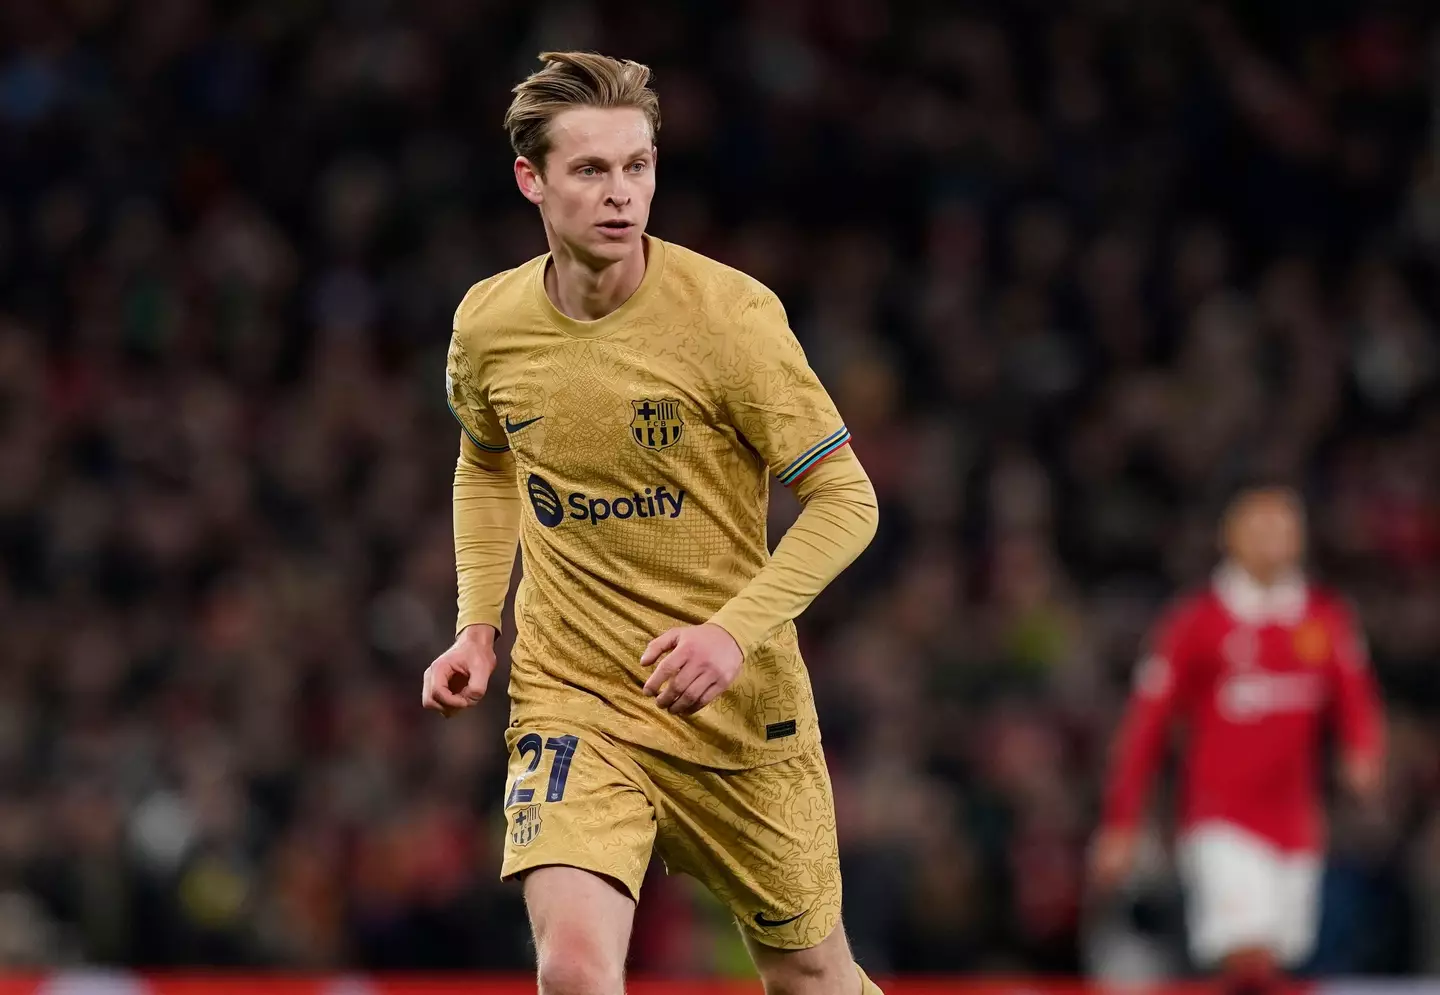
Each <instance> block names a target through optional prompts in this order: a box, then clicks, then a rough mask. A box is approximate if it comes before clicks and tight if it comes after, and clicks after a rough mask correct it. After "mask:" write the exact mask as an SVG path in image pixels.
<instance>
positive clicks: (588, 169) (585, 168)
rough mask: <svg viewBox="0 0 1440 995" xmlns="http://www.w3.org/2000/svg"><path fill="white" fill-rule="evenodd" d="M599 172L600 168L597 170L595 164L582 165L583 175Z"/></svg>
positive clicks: (592, 174) (593, 174)
mask: <svg viewBox="0 0 1440 995" xmlns="http://www.w3.org/2000/svg"><path fill="white" fill-rule="evenodd" d="M598 172H599V170H597V169H596V168H595V167H594V166H581V167H580V175H581V176H595V175H596V174H597V173H598Z"/></svg>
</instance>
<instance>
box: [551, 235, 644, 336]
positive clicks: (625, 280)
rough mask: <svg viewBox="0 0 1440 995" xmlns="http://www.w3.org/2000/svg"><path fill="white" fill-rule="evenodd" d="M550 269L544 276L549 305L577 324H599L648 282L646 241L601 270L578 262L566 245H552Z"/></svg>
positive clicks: (580, 261) (583, 262) (581, 261)
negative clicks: (646, 279) (645, 281)
mask: <svg viewBox="0 0 1440 995" xmlns="http://www.w3.org/2000/svg"><path fill="white" fill-rule="evenodd" d="M550 260H551V266H550V269H549V270H548V271H547V272H546V273H545V293H546V294H547V295H548V296H549V298H550V302H551V303H552V304H554V305H555V307H556V308H557V309H558V310H559V311H560V313H561V314H564V315H566V316H568V317H571V318H574V319H576V320H577V321H596V320H598V319H600V318H603V317H605V316H606V315H607V314H609V313H610V312H611V311H614V310H615V309H616V308H617V307H619V306H620V305H621V304H624V303H625V302H626V301H627V300H629V299H630V295H631V294H633V293H635V291H636V290H638V289H639V288H640V283H641V281H643V280H644V279H645V263H646V245H645V242H644V240H643V239H642V240H641V241H640V244H639V245H638V246H636V249H635V251H634V252H631V253H629V254H627V255H626V256H625V257H624V258H622V259H618V260H616V261H615V262H612V263H609V264H607V265H605V266H603V267H601V268H599V269H597V268H595V267H594V266H593V265H591V264H589V263H587V262H586V261H584V260H581V259H579V258H578V257H577V256H575V255H574V253H572V252H569V251H567V250H566V249H565V248H564V247H563V246H560V245H558V244H553V243H552V246H551V250H550Z"/></svg>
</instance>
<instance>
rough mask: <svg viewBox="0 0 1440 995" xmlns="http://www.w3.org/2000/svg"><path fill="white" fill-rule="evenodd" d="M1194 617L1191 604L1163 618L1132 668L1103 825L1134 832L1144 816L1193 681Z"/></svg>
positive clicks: (1116, 743)
mask: <svg viewBox="0 0 1440 995" xmlns="http://www.w3.org/2000/svg"><path fill="white" fill-rule="evenodd" d="M1196 615H1197V613H1196V611H1195V608H1194V607H1193V606H1182V607H1181V608H1179V609H1177V610H1175V611H1173V612H1171V613H1170V614H1169V615H1168V616H1167V617H1166V618H1165V619H1163V620H1162V621H1161V622H1160V624H1159V625H1158V626H1157V627H1156V630H1155V634H1154V636H1153V637H1152V638H1151V640H1150V646H1149V652H1148V653H1147V654H1146V656H1145V658H1144V659H1143V660H1142V661H1141V663H1140V665H1139V667H1138V668H1136V671H1135V680H1134V686H1133V688H1132V690H1131V694H1130V702H1129V704H1128V706H1127V707H1126V711H1125V718H1124V720H1123V722H1122V723H1121V726H1120V731H1119V734H1118V735H1117V737H1116V739H1115V743H1114V746H1113V754H1112V760H1111V769H1110V778H1109V782H1108V783H1107V785H1106V790H1105V802H1104V816H1103V819H1104V823H1105V825H1106V826H1108V827H1112V828H1118V829H1129V828H1133V827H1134V826H1135V825H1136V824H1137V823H1139V821H1140V819H1141V816H1142V815H1143V814H1144V811H1145V802H1146V798H1147V796H1148V795H1149V793H1150V783H1151V781H1152V780H1153V779H1154V777H1155V771H1156V769H1157V768H1158V767H1159V766H1160V761H1161V759H1162V757H1163V755H1164V751H1165V746H1166V742H1167V739H1168V734H1169V731H1170V725H1171V722H1172V721H1173V719H1174V717H1175V714H1176V712H1177V711H1179V710H1180V707H1181V705H1182V704H1183V703H1184V701H1185V700H1186V698H1187V696H1188V694H1189V689H1190V685H1191V683H1192V680H1191V677H1192V672H1193V669H1194V658H1195V656H1196V646H1197V639H1198V631H1197V630H1198V626H1197V625H1196Z"/></svg>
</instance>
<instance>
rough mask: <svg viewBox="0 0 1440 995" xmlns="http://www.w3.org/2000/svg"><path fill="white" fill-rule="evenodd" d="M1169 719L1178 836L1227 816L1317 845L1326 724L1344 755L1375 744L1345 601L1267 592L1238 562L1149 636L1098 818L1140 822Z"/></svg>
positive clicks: (1286, 839)
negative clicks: (1178, 769)
mask: <svg viewBox="0 0 1440 995" xmlns="http://www.w3.org/2000/svg"><path fill="white" fill-rule="evenodd" d="M1176 719H1178V720H1180V721H1182V722H1184V724H1185V726H1186V733H1187V735H1186V742H1185V755H1184V764H1183V773H1182V778H1183V781H1182V789H1181V795H1180V813H1179V814H1180V824H1181V828H1182V831H1183V829H1185V828H1189V827H1190V826H1193V825H1195V824H1197V823H1201V822H1207V821H1212V820H1223V821H1225V822H1230V823H1234V824H1236V825H1238V826H1241V827H1243V828H1245V829H1248V830H1249V831H1251V832H1253V833H1255V834H1257V835H1259V836H1262V837H1264V838H1265V839H1268V840H1270V841H1271V842H1272V843H1274V844H1275V845H1276V846H1277V847H1279V848H1281V849H1284V850H1290V851H1297V850H1302V851H1303V850H1318V849H1320V848H1321V846H1322V845H1323V838H1324V829H1323V820H1322V816H1321V804H1320V797H1319V795H1320V771H1319V769H1318V768H1319V764H1320V755H1321V739H1322V732H1323V731H1324V724H1325V723H1326V722H1327V721H1333V722H1334V723H1335V724H1336V728H1337V732H1338V734H1339V738H1340V742H1341V744H1342V749H1344V750H1345V752H1346V753H1347V754H1362V755H1374V754H1376V753H1378V751H1379V750H1380V749H1381V739H1382V731H1381V727H1382V720H1381V714H1380V704H1379V697H1378V694H1377V692H1376V688H1375V682H1374V679H1373V677H1372V675H1371V673H1370V667H1369V663H1368V660H1367V659H1366V654H1365V649H1364V644H1363V641H1362V639H1361V637H1360V634H1359V631H1358V629H1357V627H1356V623H1355V620H1354V619H1353V617H1352V615H1351V613H1350V611H1349V609H1348V608H1347V607H1346V606H1345V604H1344V603H1343V602H1342V601H1341V600H1340V599H1338V598H1336V597H1335V596H1334V595H1332V594H1330V593H1328V592H1326V591H1324V590H1321V589H1319V588H1316V587H1314V586H1311V585H1308V584H1306V583H1305V582H1304V581H1302V580H1300V579H1298V578H1296V579H1294V580H1293V581H1290V582H1288V583H1285V584H1280V585H1276V586H1274V587H1271V588H1269V589H1266V588H1262V587H1260V586H1259V585H1258V584H1256V583H1255V582H1254V581H1252V580H1250V579H1249V578H1248V577H1247V576H1245V575H1244V574H1243V573H1241V572H1240V571H1238V570H1237V569H1235V568H1233V567H1232V568H1224V569H1222V570H1220V571H1217V573H1216V576H1215V581H1214V583H1213V584H1212V585H1211V586H1210V588H1208V589H1207V590H1205V591H1204V592H1202V593H1200V594H1197V595H1194V596H1191V597H1188V598H1185V599H1182V600H1180V601H1179V602H1178V603H1177V604H1176V605H1175V606H1174V607H1173V609H1172V610H1171V611H1170V612H1169V613H1168V614H1167V617H1166V618H1165V619H1164V620H1163V621H1162V622H1161V624H1160V626H1159V628H1158V630H1157V632H1156V634H1155V637H1154V639H1153V642H1152V646H1151V652H1150V655H1149V656H1148V657H1147V658H1146V659H1145V660H1144V662H1143V663H1142V664H1141V666H1140V668H1139V670H1138V671H1137V673H1136V681H1135V689H1134V693H1133V694H1132V696H1131V700H1130V705H1129V709H1128V712H1127V714H1126V717H1125V721H1124V724H1123V726H1122V728H1121V730H1120V734H1119V738H1118V741H1117V742H1116V744H1115V750H1116V754H1115V758H1114V763H1113V768H1112V773H1111V780H1110V784H1109V787H1108V790H1107V792H1106V799H1105V823H1106V825H1109V826H1115V827H1126V826H1133V825H1134V824H1135V823H1137V822H1138V821H1139V819H1140V816H1141V814H1142V812H1143V810H1144V807H1145V797H1146V794H1147V793H1148V790H1149V785H1150V782H1151V780H1152V779H1153V777H1154V773H1155V768H1156V767H1157V766H1158V765H1159V762H1160V758H1161V755H1162V751H1163V750H1164V749H1165V746H1166V742H1167V738H1168V737H1167V733H1168V731H1169V727H1170V725H1171V722H1172V720H1176Z"/></svg>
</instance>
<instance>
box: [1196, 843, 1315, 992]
mask: <svg viewBox="0 0 1440 995" xmlns="http://www.w3.org/2000/svg"><path fill="white" fill-rule="evenodd" d="M1176 857H1177V861H1178V864H1179V870H1180V876H1181V880H1182V881H1183V882H1184V885H1185V894H1186V898H1187V899H1188V902H1187V906H1188V908H1187V912H1186V915H1187V919H1188V922H1189V929H1190V954H1191V956H1192V957H1194V959H1195V961H1196V963H1197V964H1199V965H1201V966H1204V967H1209V966H1212V965H1214V964H1215V963H1217V962H1218V961H1221V960H1223V959H1224V958H1225V957H1226V956H1227V955H1229V954H1231V953H1234V952H1235V951H1237V950H1247V949H1261V950H1269V951H1270V952H1271V953H1273V954H1274V955H1275V959H1276V960H1277V961H1278V962H1279V963H1280V964H1282V965H1284V966H1286V967H1295V966H1297V965H1299V964H1300V963H1301V962H1303V961H1304V960H1305V959H1306V958H1307V957H1308V956H1309V955H1310V951H1311V949H1312V948H1313V947H1314V945H1315V931H1316V929H1317V928H1318V926H1319V922H1320V866H1321V862H1320V856H1319V855H1318V854H1315V853H1308V852H1307V853H1287V852H1285V851H1283V850H1280V849H1278V848H1276V847H1275V845H1274V844H1273V843H1271V842H1269V841H1268V840H1266V839H1264V838H1263V837H1260V836H1256V835H1255V834H1254V833H1251V832H1248V831H1247V830H1244V829H1241V828H1240V827H1239V826H1236V825H1232V824H1231V823H1228V822H1206V823H1202V824H1200V825H1198V826H1196V827H1194V828H1193V829H1191V830H1190V831H1189V832H1187V833H1186V834H1185V835H1184V837H1182V838H1181V840H1180V842H1179V846H1178V848H1177V853H1176Z"/></svg>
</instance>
